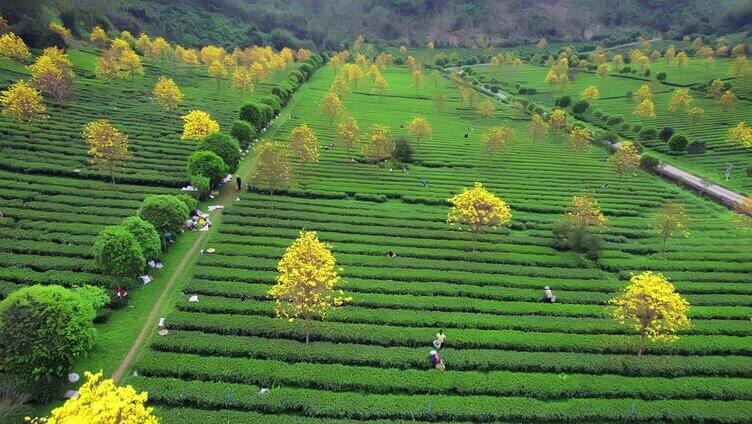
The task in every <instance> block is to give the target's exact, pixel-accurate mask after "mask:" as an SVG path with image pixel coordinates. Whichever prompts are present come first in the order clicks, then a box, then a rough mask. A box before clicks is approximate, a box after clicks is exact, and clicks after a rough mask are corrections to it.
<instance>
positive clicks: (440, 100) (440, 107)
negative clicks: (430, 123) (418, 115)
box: [433, 92, 447, 113]
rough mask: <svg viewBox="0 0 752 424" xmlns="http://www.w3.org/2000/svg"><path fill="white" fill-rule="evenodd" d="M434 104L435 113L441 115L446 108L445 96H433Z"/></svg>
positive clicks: (439, 93) (437, 94)
mask: <svg viewBox="0 0 752 424" xmlns="http://www.w3.org/2000/svg"><path fill="white" fill-rule="evenodd" d="M433 101H434V104H435V105H436V111H437V112H439V113H441V112H444V110H445V109H446V107H447V96H446V94H444V93H441V92H438V93H436V95H434V96H433Z"/></svg>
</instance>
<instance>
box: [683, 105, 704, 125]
mask: <svg viewBox="0 0 752 424" xmlns="http://www.w3.org/2000/svg"><path fill="white" fill-rule="evenodd" d="M704 116H705V109H703V108H701V107H699V106H695V107H693V108H691V109H689V110H688V111H687V117H688V118H689V120H690V121H692V126H693V127H696V126H697V123H698V122H700V121H701V120H702V118H703V117H704Z"/></svg>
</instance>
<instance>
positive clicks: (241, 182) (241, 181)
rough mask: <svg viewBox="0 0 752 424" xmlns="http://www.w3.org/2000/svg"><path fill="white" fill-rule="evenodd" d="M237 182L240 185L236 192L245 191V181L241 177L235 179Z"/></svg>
mask: <svg viewBox="0 0 752 424" xmlns="http://www.w3.org/2000/svg"><path fill="white" fill-rule="evenodd" d="M235 182H236V183H237V184H238V188H236V189H235V191H240V190H242V189H243V180H241V179H240V175H238V176H237V177H235Z"/></svg>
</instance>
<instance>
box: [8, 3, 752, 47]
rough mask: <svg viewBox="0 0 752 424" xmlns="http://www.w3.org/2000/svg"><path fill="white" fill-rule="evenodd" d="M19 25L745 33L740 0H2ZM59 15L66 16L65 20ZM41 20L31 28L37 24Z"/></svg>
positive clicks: (502, 37)
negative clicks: (52, 20) (53, 22)
mask: <svg viewBox="0 0 752 424" xmlns="http://www.w3.org/2000/svg"><path fill="white" fill-rule="evenodd" d="M0 13H2V14H3V15H4V16H6V17H7V18H9V20H10V22H11V23H12V24H14V23H15V24H17V25H21V27H22V28H21V29H23V28H26V27H31V26H33V21H34V19H39V20H43V18H45V17H46V18H48V21H49V18H50V17H54V16H55V15H58V16H59V17H60V18H61V19H62V20H63V22H64V23H66V24H67V25H68V26H70V27H73V28H74V32H75V31H76V30H78V31H79V32H86V31H88V28H90V27H91V26H93V25H94V24H100V25H106V26H111V27H117V28H119V29H129V30H131V31H132V32H135V33H138V32H140V31H146V32H147V33H150V34H154V35H162V36H166V37H168V38H169V39H171V40H173V41H175V42H178V43H181V44H184V45H187V46H198V45H204V44H207V43H214V44H219V45H225V46H230V45H248V44H258V43H268V44H273V45H275V46H277V47H280V46H283V45H289V46H293V47H300V46H305V47H309V48H319V49H329V48H338V47H339V46H340V44H342V43H346V42H348V41H349V40H352V39H353V38H354V37H355V36H356V35H359V34H362V35H363V36H364V37H366V39H368V40H371V41H373V40H377V39H379V40H386V41H388V42H391V43H393V44H397V43H399V44H412V45H423V44H425V42H426V41H427V40H429V39H430V40H433V41H434V43H435V44H436V46H437V47H439V46H474V45H475V46H477V45H488V44H493V45H513V44H521V43H525V42H529V41H532V40H535V39H537V38H538V37H540V36H546V37H548V38H549V39H567V40H569V39H572V40H589V39H599V38H602V37H604V36H607V35H609V34H614V33H618V32H619V31H633V30H634V29H636V28H640V29H644V30H647V31H648V32H649V31H654V32H662V33H668V34H669V35H674V34H689V33H705V34H707V33H714V32H731V31H739V30H746V29H748V27H749V26H750V24H751V23H752V2H750V1H746V0H618V1H616V0H43V1H37V2H3V3H2V4H0ZM66 21H67V22H66ZM41 27H42V25H41V24H36V26H35V30H37V31H38V30H39V29H40V28H41Z"/></svg>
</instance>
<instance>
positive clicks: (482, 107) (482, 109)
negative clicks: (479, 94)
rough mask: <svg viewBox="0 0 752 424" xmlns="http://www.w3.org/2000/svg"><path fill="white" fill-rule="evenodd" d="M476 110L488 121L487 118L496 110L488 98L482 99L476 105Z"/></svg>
mask: <svg viewBox="0 0 752 424" xmlns="http://www.w3.org/2000/svg"><path fill="white" fill-rule="evenodd" d="M476 111H477V112H478V115H480V116H481V117H482V118H483V119H485V120H486V121H488V118H490V117H492V116H493V114H494V113H495V112H496V105H495V104H494V102H493V101H491V100H490V99H486V100H483V101H482V102H480V103H478V106H476Z"/></svg>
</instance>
